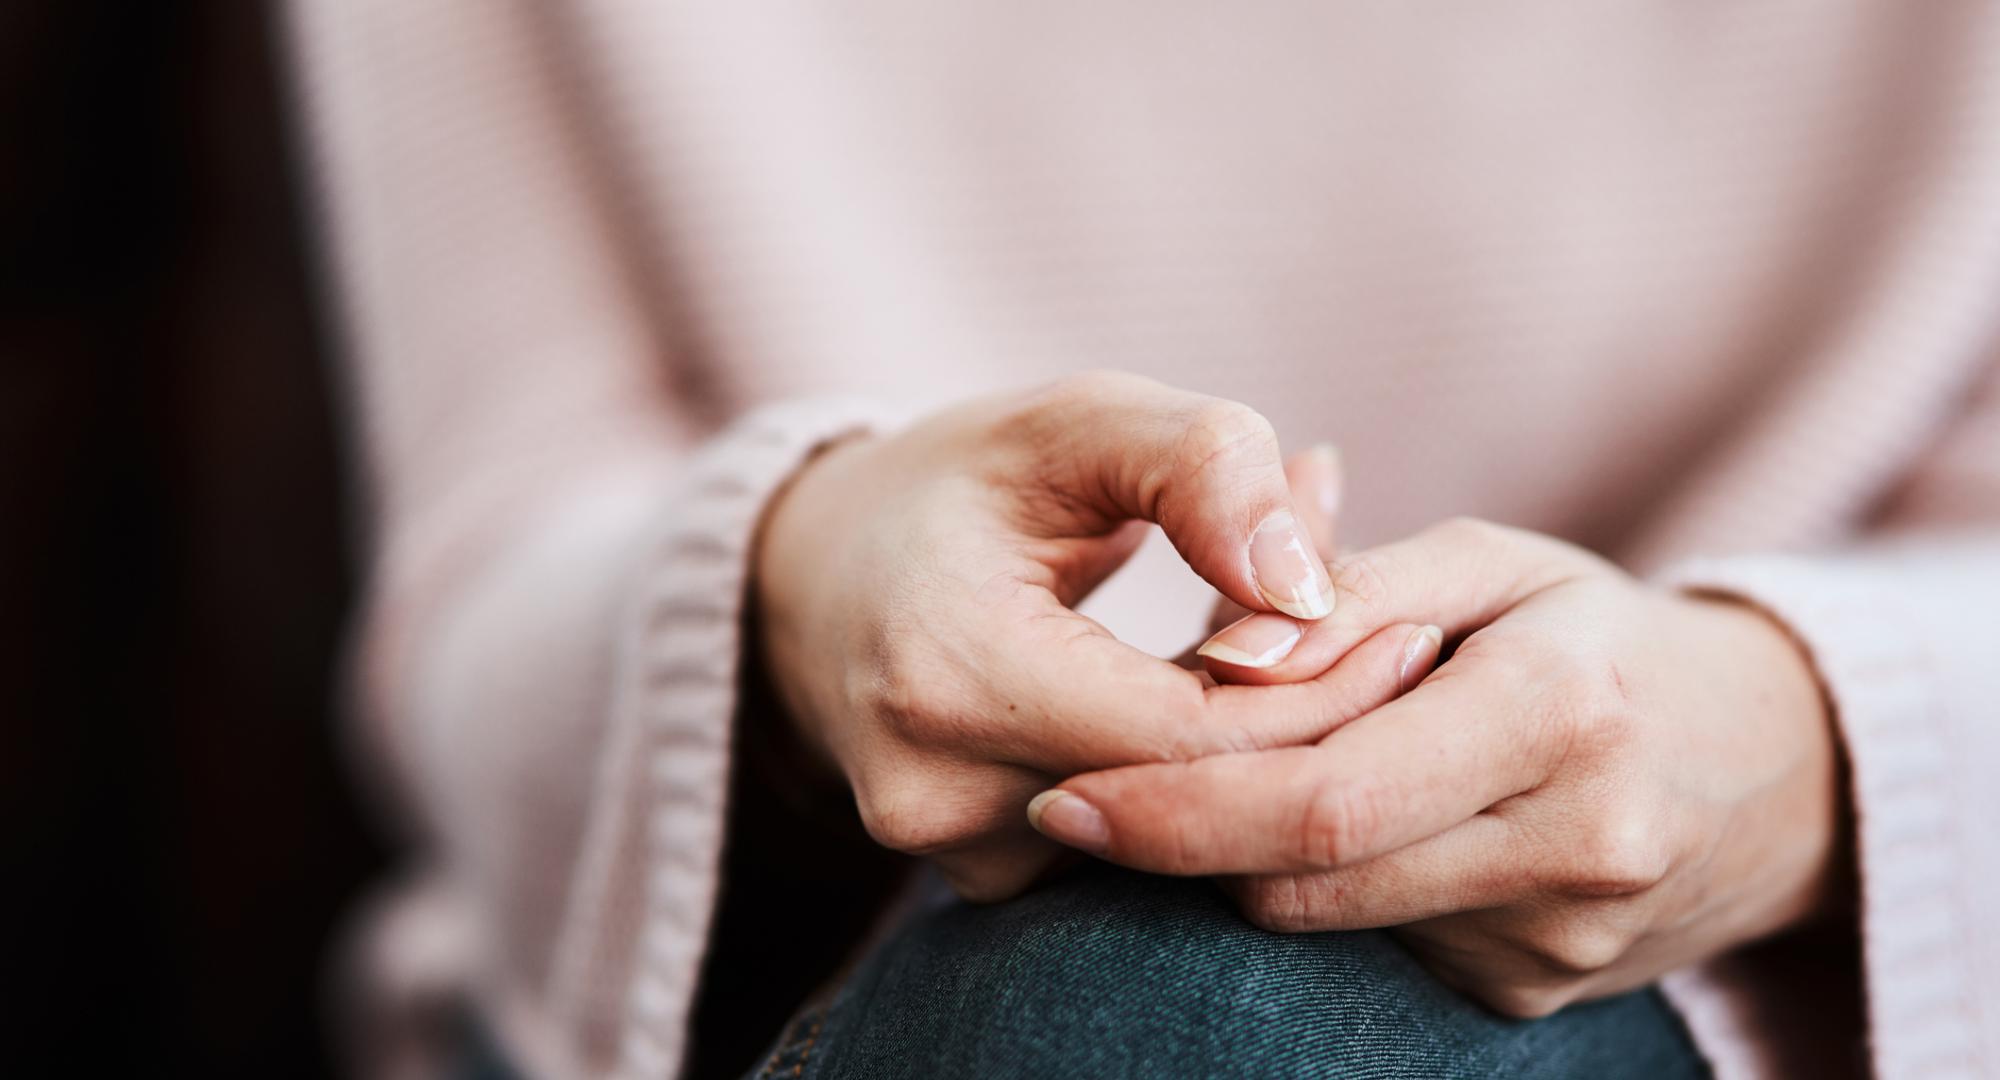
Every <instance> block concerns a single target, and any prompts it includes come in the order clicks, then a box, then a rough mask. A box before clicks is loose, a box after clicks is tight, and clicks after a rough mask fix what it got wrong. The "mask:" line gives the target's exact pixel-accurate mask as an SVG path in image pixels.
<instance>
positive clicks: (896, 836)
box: [855, 783, 979, 855]
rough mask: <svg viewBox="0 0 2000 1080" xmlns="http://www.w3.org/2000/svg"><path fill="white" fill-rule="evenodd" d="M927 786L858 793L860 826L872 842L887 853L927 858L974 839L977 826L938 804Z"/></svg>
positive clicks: (940, 801)
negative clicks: (896, 852)
mask: <svg viewBox="0 0 2000 1080" xmlns="http://www.w3.org/2000/svg"><path fill="white" fill-rule="evenodd" d="M928 788H929V785H918V784H907V783H904V784H889V785H884V786H882V787H880V788H878V789H874V790H870V791H867V792H865V793H862V794H861V795H860V796H859V797H858V798H857V799H856V800H855V803H856V805H857V807H858V808H859V810H860V812H861V824H862V827H863V828H865V829H867V830H868V835H869V837H870V838H871V839H873V840H874V841H875V842H876V843H878V844H880V845H882V846H883V847H885V848H888V849H890V850H891V851H900V852H903V853H905V854H909V855H929V854H933V853H935V852H939V851H945V850H948V849H950V848H954V847H958V846H961V845H963V844H965V843H966V842H968V841H970V840H972V839H973V838H975V837H976V836H977V835H978V833H979V829H978V826H977V823H976V822H974V821H972V820H971V819H969V818H968V817H967V816H966V815H963V814H960V813H956V812H954V811H951V810H949V809H942V810H941V809H940V805H943V806H947V807H948V806H949V802H948V800H944V799H940V798H937V797H936V794H937V793H935V792H932V791H930V790H928Z"/></svg>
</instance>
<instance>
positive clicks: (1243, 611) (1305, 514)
mask: <svg viewBox="0 0 2000 1080" xmlns="http://www.w3.org/2000/svg"><path fill="white" fill-rule="evenodd" d="M1285 480H1286V482H1287V483H1288V484H1290V485H1291V489H1292V505H1294V506H1296V507H1298V508H1299V520H1301V521H1303V522H1305V526H1306V535H1308V536H1310V537H1312V542H1313V547H1314V549H1316V550H1317V551H1318V552H1319V553H1320V554H1321V555H1323V556H1330V555H1332V554H1333V553H1334V552H1335V551H1337V550H1339V548H1338V545H1337V544H1336V542H1335V538H1336V537H1337V536H1338V535H1339V532H1340V499H1341V493H1342V490H1343V488H1344V487H1345V484H1346V474H1345V472H1344V471H1343V469H1342V466H1341V460H1340V450H1339V449H1338V448H1337V447H1335V446H1334V445H1333V444H1332V443H1320V444H1319V445H1318V446H1315V447H1312V448H1311V449H1308V450H1301V451H1299V452H1298V453H1296V454H1293V455H1292V456H1291V457H1288V458H1286V459H1285ZM1248 614H1250V609H1249V608H1246V607H1244V606H1243V605H1242V604H1239V603H1237V602H1236V601H1234V600H1231V599H1229V598H1228V597H1226V596H1220V597H1217V598H1216V600H1215V610H1213V611H1211V612H1209V616H1208V632H1209V633H1210V634H1214V633H1215V632H1216V631H1218V630H1221V629H1222V628H1223V627H1225V626H1228V625H1229V624H1230V623H1233V622H1235V621H1237V620H1238V619H1241V618H1242V617H1243V616H1245V615H1248ZM1188 655H1190V656H1192V655H1194V650H1193V649H1189V650H1188Z"/></svg>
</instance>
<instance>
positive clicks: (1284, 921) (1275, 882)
mask: <svg viewBox="0 0 2000 1080" xmlns="http://www.w3.org/2000/svg"><path fill="white" fill-rule="evenodd" d="M1239 902H1240V904H1241V906H1242V909H1243V917H1244V918H1246V919H1248V920H1249V921H1250V924H1251V925H1252V926H1255V927H1257V928H1258V929H1260V930H1267V931H1269V932H1271V933H1274V934H1299V933H1305V932H1307V931H1309V930H1311V929H1312V926H1311V923H1312V911H1313V904H1312V902H1311V900H1310V899H1309V897H1308V889H1307V888H1306V884H1305V881H1304V880H1303V879H1302V878H1301V877H1300V876H1299V875H1297V874H1273V875H1269V876H1265V877H1256V878H1249V879H1246V880H1245V882H1244V884H1243V885H1242V886H1241V887H1240V892H1239Z"/></svg>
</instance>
